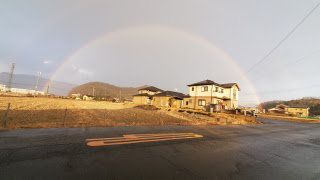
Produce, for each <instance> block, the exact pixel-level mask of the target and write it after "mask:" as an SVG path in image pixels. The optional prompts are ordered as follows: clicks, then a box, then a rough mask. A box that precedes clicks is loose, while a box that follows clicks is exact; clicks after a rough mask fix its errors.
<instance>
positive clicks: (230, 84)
mask: <svg viewBox="0 0 320 180" xmlns="http://www.w3.org/2000/svg"><path fill="white" fill-rule="evenodd" d="M202 85H216V86H220V87H223V88H231V87H232V86H234V85H237V87H238V88H239V90H240V87H239V86H238V84H237V83H226V84H219V83H216V82H214V81H212V80H204V81H200V82H197V83H193V84H189V85H188V86H202Z"/></svg>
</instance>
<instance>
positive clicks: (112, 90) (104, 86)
mask: <svg viewBox="0 0 320 180" xmlns="http://www.w3.org/2000/svg"><path fill="white" fill-rule="evenodd" d="M144 87H147V86H141V87H136V88H134V87H118V86H114V85H111V84H108V83H102V82H90V83H86V84H83V85H80V86H77V87H75V88H73V89H72V90H71V91H70V92H69V96H71V94H77V93H80V94H81V95H88V94H90V95H93V89H95V90H94V95H95V96H97V97H107V96H111V97H120V92H121V98H122V99H124V98H132V96H133V95H135V94H138V90H139V89H141V88H144Z"/></svg>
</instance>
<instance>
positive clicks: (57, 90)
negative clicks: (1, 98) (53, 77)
mask: <svg viewBox="0 0 320 180" xmlns="http://www.w3.org/2000/svg"><path fill="white" fill-rule="evenodd" d="M37 78H38V77H37V76H33V75H27V74H13V77H12V83H11V87H12V88H22V89H35V87H36V83H37ZM8 79H9V73H7V72H2V73H0V81H1V82H0V84H5V85H7V83H8ZM47 82H48V79H45V78H41V76H40V78H39V83H38V91H45V92H46V91H47ZM76 86H78V85H77V84H71V83H65V82H60V81H51V83H50V89H49V94H55V95H58V96H67V95H68V93H69V91H70V90H71V89H72V88H74V87H76Z"/></svg>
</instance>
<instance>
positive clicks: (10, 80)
mask: <svg viewBox="0 0 320 180" xmlns="http://www.w3.org/2000/svg"><path fill="white" fill-rule="evenodd" d="M15 66H16V63H14V62H13V63H12V65H11V71H10V75H9V80H8V84H7V88H8V90H7V91H9V92H11V83H12V76H13V70H14V68H15Z"/></svg>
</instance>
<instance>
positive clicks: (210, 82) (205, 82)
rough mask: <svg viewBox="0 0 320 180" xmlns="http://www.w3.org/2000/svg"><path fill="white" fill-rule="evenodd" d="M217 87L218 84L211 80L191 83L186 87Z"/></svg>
mask: <svg viewBox="0 0 320 180" xmlns="http://www.w3.org/2000/svg"><path fill="white" fill-rule="evenodd" d="M213 84H214V85H217V86H219V85H220V84H218V83H216V82H214V81H211V80H204V81H200V82H197V83H193V84H189V85H187V86H201V85H213Z"/></svg>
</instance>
